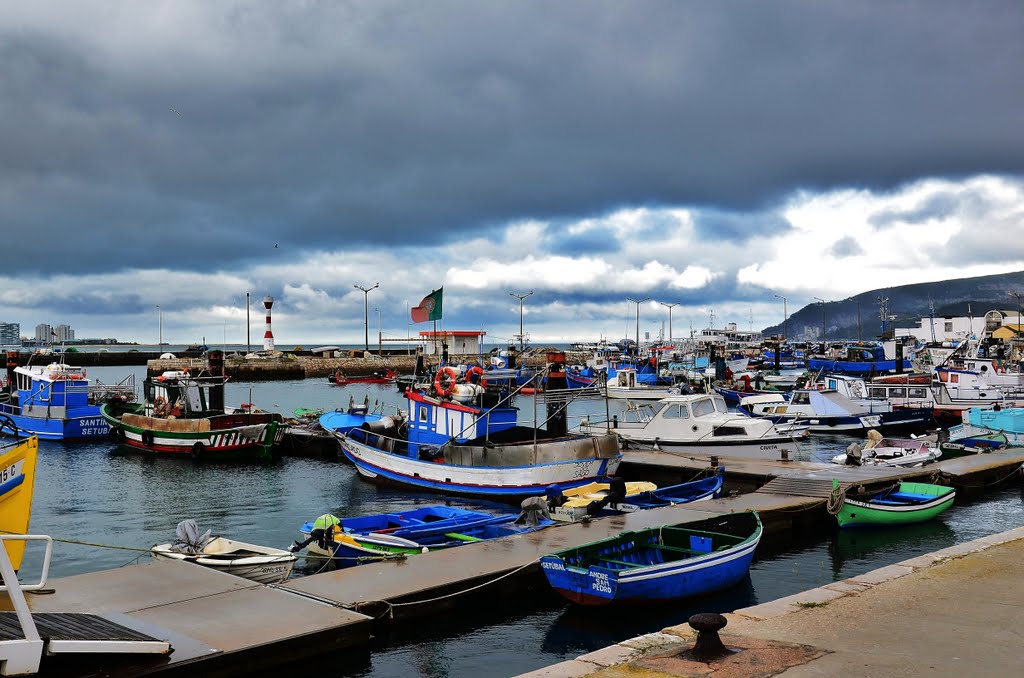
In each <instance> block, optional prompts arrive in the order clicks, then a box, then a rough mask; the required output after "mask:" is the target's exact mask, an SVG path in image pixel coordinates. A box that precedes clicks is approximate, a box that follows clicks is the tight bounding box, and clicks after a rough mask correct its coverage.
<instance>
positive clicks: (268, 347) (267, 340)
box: [263, 294, 274, 351]
mask: <svg viewBox="0 0 1024 678" xmlns="http://www.w3.org/2000/svg"><path fill="white" fill-rule="evenodd" d="M273 305H274V297H272V296H270V295H269V294H268V295H267V296H265V297H263V308H265V309H267V331H266V332H264V333H263V350H264V351H273V350H274V333H273V332H271V331H270V308H271V307H272V306H273Z"/></svg>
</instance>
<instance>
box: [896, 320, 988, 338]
mask: <svg viewBox="0 0 1024 678" xmlns="http://www.w3.org/2000/svg"><path fill="white" fill-rule="evenodd" d="M984 331H985V316H981V317H971V318H968V317H965V316H948V315H947V316H935V317H927V318H921V320H920V321H919V323H918V326H917V327H897V328H896V332H895V336H896V337H897V338H899V337H914V338H915V339H917V340H918V341H924V342H929V341H942V342H952V343H954V344H955V343H958V342H961V341H963V340H964V339H966V338H967V337H969V336H974V337H980V336H981V335H982V333H984Z"/></svg>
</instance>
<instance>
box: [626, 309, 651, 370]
mask: <svg viewBox="0 0 1024 678" xmlns="http://www.w3.org/2000/svg"><path fill="white" fill-rule="evenodd" d="M650 300H651V298H650V297H644V298H643V299H630V298H629V297H626V301H632V302H633V303H634V304H636V354H637V356H639V355H640V304H642V303H644V302H645V301H650Z"/></svg>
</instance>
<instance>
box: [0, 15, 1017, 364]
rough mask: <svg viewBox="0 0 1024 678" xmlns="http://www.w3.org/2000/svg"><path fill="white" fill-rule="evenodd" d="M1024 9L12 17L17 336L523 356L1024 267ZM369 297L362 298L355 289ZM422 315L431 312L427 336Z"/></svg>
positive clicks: (8, 189)
mask: <svg viewBox="0 0 1024 678" xmlns="http://www.w3.org/2000/svg"><path fill="white" fill-rule="evenodd" d="M1022 35H1024V12H1022V11H1021V7H1020V3H1019V1H1017V2H1014V1H1008V2H985V1H982V2H976V3H964V2H960V1H955V2H942V1H937V0H923V1H921V2H912V1H911V2H881V1H878V2H849V1H848V0H845V1H837V2H828V1H824V0H815V1H810V0H808V1H806V2H784V1H779V2H768V3H766V2H739V1H727V2H683V1H680V0H672V1H669V2H652V1H639V2H618V1H615V2H598V1H595V0H588V1H587V2H573V1H568V0H562V1H560V2H528V1H516V2H512V1H506V2H476V1H469V0H467V1H464V2H456V1H451V2H445V1H443V0H433V1H432V2H427V3H424V2H414V1H412V0H408V1H406V2H390V1H387V0H372V1H367V2H361V1H349V2H314V1H310V2H276V1H268V2H251V1H246V2H241V1H240V2H210V1H197V2H189V1H185V0H168V1H166V2H157V1H152V2H124V3H111V2H90V1H84V0H83V1H78V2H74V3H72V2H66V3H26V2H0V224H2V229H3V230H2V232H3V243H4V257H3V263H2V265H0V321H4V322H18V323H20V324H21V326H22V334H26V335H28V334H31V333H32V329H33V328H34V327H35V325H36V324H38V323H44V322H45V323H50V324H52V325H57V324H60V323H66V324H70V325H72V326H73V327H74V328H75V330H76V333H77V335H78V337H118V338H120V339H122V340H137V341H140V342H149V343H152V342H154V341H156V338H157V332H158V312H157V307H159V308H160V312H159V316H160V317H161V318H162V322H163V337H164V340H165V341H170V342H171V343H179V342H180V343H189V342H193V341H198V340H200V339H202V338H203V337H206V339H207V340H208V341H209V342H210V343H220V342H222V341H223V340H224V339H225V338H226V340H227V342H229V343H237V342H242V343H244V342H245V339H246V323H245V296H246V292H250V293H251V295H252V299H253V306H252V309H253V310H252V318H253V323H254V325H253V330H252V333H253V334H252V336H253V337H254V338H255V337H260V336H262V305H261V304H260V303H259V302H260V300H261V299H262V298H263V297H264V296H265V295H267V294H269V295H272V296H273V297H274V298H275V304H274V311H273V312H274V333H275V335H276V336H277V338H278V344H279V345H281V346H288V347H290V346H292V345H294V344H296V343H300V342H313V343H334V342H342V343H347V342H361V341H362V339H363V333H364V324H363V322H364V321H363V311H364V298H365V300H366V301H368V305H369V316H370V320H369V333H370V334H371V335H372V336H374V337H375V336H376V332H377V326H378V319H377V318H378V314H377V309H379V311H380V313H379V317H380V325H381V327H382V330H383V333H384V335H385V337H404V336H405V335H406V332H407V331H408V330H409V329H410V328H409V315H408V312H407V307H408V305H410V304H411V305H415V304H416V303H418V302H419V300H420V299H421V298H422V297H423V296H424V295H426V294H427V293H429V292H430V291H431V290H432V289H436V288H438V287H441V286H442V285H443V286H444V295H445V296H444V321H443V326H444V327H445V328H446V329H458V330H471V329H472V330H475V329H483V330H485V331H486V332H487V333H488V337H489V338H491V339H494V340H497V341H507V340H508V338H509V337H511V336H512V335H514V334H515V333H517V332H518V326H519V301H518V300H517V299H515V298H513V297H512V296H510V293H513V292H514V293H517V294H525V293H527V292H529V291H533V295H532V296H530V297H528V298H527V299H526V301H525V303H524V309H525V311H524V317H523V322H524V326H525V330H526V331H527V332H528V333H529V334H530V335H531V339H532V341H533V342H534V343H543V342H545V341H547V342H559V341H570V340H573V339H577V338H579V339H585V338H597V337H599V336H605V337H608V338H610V339H619V338H622V337H623V336H633V334H634V332H635V328H636V306H635V305H634V304H632V303H630V302H629V301H627V299H644V298H647V297H650V298H651V301H648V302H645V303H644V304H642V305H641V308H640V332H641V333H642V334H643V333H645V332H650V333H651V334H652V335H656V334H657V333H658V332H660V331H662V328H663V327H664V330H665V331H666V332H667V329H668V326H667V321H668V309H667V307H665V306H662V305H658V304H657V303H656V302H664V303H668V304H678V306H676V307H674V309H673V311H672V322H673V329H674V334H675V335H677V336H685V335H688V334H689V329H690V327H691V326H692V327H693V328H694V329H700V328H703V327H706V326H708V324H709V323H710V322H711V315H712V313H713V314H714V322H715V325H716V326H720V325H722V324H724V323H726V322H736V323H737V324H738V325H739V326H740V327H741V328H744V329H747V328H749V327H751V326H753V327H754V328H755V329H760V328H761V327H764V326H766V325H771V324H775V323H778V322H780V321H781V319H782V302H781V301H780V300H779V299H777V298H775V297H774V295H775V294H779V295H782V296H785V297H786V298H787V299H788V310H789V311H790V312H794V311H795V310H797V309H799V308H800V307H802V306H804V305H806V304H807V303H811V302H812V301H813V298H814V297H822V298H824V299H842V298H845V297H848V296H850V295H852V294H856V293H858V292H862V291H865V290H869V289H873V288H876V287H883V286H890V285H899V284H904V283H912V282H924V281H933V280H943V279H947V278H954V277H966V276H972V275H981V274H987V273H999V272H1005V271H1014V270H1021V269H1024V237H1022V235H1024V224H1022V215H1024V132H1022V130H1024V128H1022V125H1021V121H1022V117H1021V115H1022V111H1024V78H1022V77H1021V73H1022V72H1024V40H1022V39H1021V36H1022ZM377 282H379V283H380V287H379V288H378V289H375V290H373V291H372V292H370V293H369V294H368V295H367V296H365V297H364V293H363V292H361V291H360V290H358V289H355V288H354V285H361V286H364V287H369V286H371V285H373V284H374V283H377ZM411 329H412V331H413V332H416V331H419V330H423V329H428V327H427V325H418V326H417V325H413V326H412V327H411Z"/></svg>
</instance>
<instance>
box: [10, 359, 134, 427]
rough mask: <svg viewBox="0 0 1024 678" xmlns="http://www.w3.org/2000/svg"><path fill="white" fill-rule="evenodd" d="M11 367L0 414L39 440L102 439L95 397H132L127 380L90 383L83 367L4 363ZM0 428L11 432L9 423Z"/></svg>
mask: <svg viewBox="0 0 1024 678" xmlns="http://www.w3.org/2000/svg"><path fill="white" fill-rule="evenodd" d="M11 372H13V377H12V378H11V384H10V387H9V389H8V390H7V391H6V392H4V393H3V398H2V400H0V415H6V416H7V417H10V420H11V421H12V422H13V423H14V424H15V425H16V426H17V427H18V428H19V429H21V430H22V431H23V432H28V433H31V434H33V435H36V436H39V438H40V440H64V441H72V440H89V439H95V438H104V437H106V436H107V435H108V434H109V433H110V425H109V424H108V423H107V422H106V421H105V420H104V418H103V415H101V414H100V404H101V402H99V400H101V399H102V397H116V398H118V399H119V401H120V402H129V401H131V400H134V399H135V393H134V390H135V389H134V386H131V385H128V381H129V380H126V381H125V382H123V383H122V384H119V385H115V386H112V387H109V386H107V387H102V388H99V389H95V388H91V387H90V384H89V379H88V377H87V375H86V371H85V369H83V368H81V367H72V366H70V365H65V364H63V363H50V364H49V365H31V364H30V365H23V366H17V367H13V369H12V366H8V374H11ZM0 433H3V434H4V435H14V431H13V430H12V429H11V427H10V426H7V425H3V424H0Z"/></svg>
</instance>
